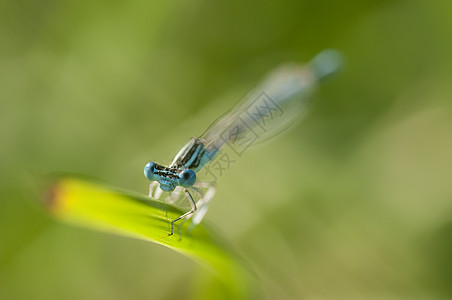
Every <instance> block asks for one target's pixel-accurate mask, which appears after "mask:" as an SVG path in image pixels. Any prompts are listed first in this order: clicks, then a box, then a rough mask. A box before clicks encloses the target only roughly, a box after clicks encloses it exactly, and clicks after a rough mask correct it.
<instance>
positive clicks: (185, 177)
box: [144, 49, 342, 235]
mask: <svg viewBox="0 0 452 300" xmlns="http://www.w3.org/2000/svg"><path fill="white" fill-rule="evenodd" d="M341 63H342V58H341V55H340V53H338V52H337V51H336V50H331V49H328V50H324V51H322V52H320V53H319V54H318V55H317V56H316V57H314V59H312V60H311V61H310V62H309V63H307V64H305V65H299V64H287V65H283V66H281V67H280V68H278V69H276V70H275V71H273V72H271V73H270V74H269V76H268V77H267V78H266V79H264V81H263V82H262V83H261V84H259V85H258V86H257V88H256V89H255V90H253V91H252V92H251V93H250V94H248V95H247V96H246V97H245V98H244V99H243V100H242V101H240V102H239V103H238V104H237V105H236V106H234V107H233V108H232V109H231V110H230V111H228V112H227V113H226V114H225V115H223V116H222V117H220V118H219V119H217V120H216V121H215V122H214V123H213V124H212V125H211V126H210V127H209V128H208V129H207V131H206V132H204V133H203V134H202V135H201V136H199V137H193V138H192V139H191V140H190V141H189V142H188V143H187V144H186V145H185V146H184V147H183V148H182V149H181V150H180V151H179V153H177V154H176V156H175V157H174V159H173V162H172V163H171V164H170V165H169V167H165V166H162V165H159V164H157V163H155V162H149V163H147V164H146V166H145V167H144V175H145V176H146V178H147V179H149V180H150V181H152V182H151V184H150V185H149V196H150V197H153V198H157V199H158V198H160V197H161V195H162V193H163V192H170V195H169V197H168V199H170V200H171V199H174V198H178V197H179V196H180V195H182V197H184V200H185V199H186V200H185V201H188V202H189V204H190V207H191V209H190V210H189V211H188V212H186V213H185V214H183V215H181V216H180V217H178V218H176V219H174V220H173V221H172V222H171V233H170V234H169V235H172V234H173V232H174V223H175V222H177V221H179V220H182V219H189V218H192V224H194V225H196V224H199V222H201V220H202V219H203V217H204V215H205V214H206V212H207V207H208V204H209V201H210V200H211V199H212V197H213V195H214V194H215V183H214V181H201V180H199V179H197V174H199V172H200V171H201V170H202V169H206V168H207V166H208V165H209V163H211V162H212V161H214V160H215V158H216V157H218V156H219V154H220V153H221V152H222V151H223V150H224V149H225V148H229V149H230V150H232V151H233V152H234V153H236V154H238V155H240V154H241V153H243V151H245V150H246V149H248V148H249V147H250V146H251V145H253V144H256V143H258V142H261V141H263V140H268V139H269V138H271V137H273V136H275V135H276V134H277V133H279V132H281V131H282V130H283V129H285V128H287V127H288V125H290V124H292V123H293V122H294V121H295V120H296V119H299V117H300V116H301V115H302V114H304V113H305V112H306V110H307V107H308V104H309V98H310V97H309V96H310V94H311V93H312V91H313V90H314V89H315V87H316V85H317V84H318V83H319V82H320V81H322V80H323V79H325V78H326V77H329V76H330V75H331V74H333V73H335V72H336V71H337V70H338V69H339V68H340V66H341Z"/></svg>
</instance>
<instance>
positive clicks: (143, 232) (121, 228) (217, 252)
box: [45, 176, 248, 299]
mask: <svg viewBox="0 0 452 300" xmlns="http://www.w3.org/2000/svg"><path fill="white" fill-rule="evenodd" d="M45 203H46V204H47V207H48V210H49V211H50V212H51V213H52V215H54V216H55V217H56V218H57V219H59V220H61V221H64V222H68V223H71V224H76V225H79V226H83V227H88V228H91V229H95V230H101V231H103V232H108V233H115V234H119V235H123V236H127V237H133V238H139V239H142V240H146V241H150V242H154V243H157V244H160V245H163V246H166V247H168V248H170V249H172V250H175V251H177V252H179V253H182V254H184V255H186V256H188V257H190V258H192V259H194V260H195V261H197V262H199V263H201V264H202V265H204V266H205V267H207V268H208V269H210V270H211V271H212V272H213V274H214V275H215V276H216V277H217V278H218V279H219V280H220V282H222V284H223V285H224V287H225V289H224V290H225V291H227V294H228V295H227V296H226V295H225V296H226V297H227V298H234V299H239V298H244V297H245V295H246V294H247V293H248V291H247V288H248V287H247V281H248V279H247V277H248V275H247V272H246V271H245V270H244V268H243V267H242V265H241V264H240V263H239V260H238V257H237V256H236V255H235V254H234V252H233V251H232V250H230V249H229V247H227V246H226V243H225V242H224V241H221V240H220V238H219V236H218V234H216V233H214V232H213V231H212V229H210V228H208V227H207V226H205V225H204V224H200V225H198V226H196V227H195V228H194V229H193V230H190V231H188V230H186V228H189V227H190V220H189V221H187V222H185V224H184V225H183V226H182V228H181V235H179V234H177V230H176V229H175V234H174V235H172V236H170V235H169V232H170V231H171V220H174V219H175V218H177V217H178V216H180V215H181V214H182V213H183V212H182V211H180V210H179V209H178V208H176V207H174V206H171V205H169V204H167V203H164V202H160V201H156V200H153V199H151V198H149V197H146V196H143V195H139V194H134V193H130V192H124V191H120V190H118V189H115V188H110V187H107V186H105V185H102V184H99V183H95V182H93V181H90V180H86V179H81V178H78V177H73V176H57V177H56V179H53V180H52V184H51V185H50V188H49V189H48V192H47V193H46V197H45Z"/></svg>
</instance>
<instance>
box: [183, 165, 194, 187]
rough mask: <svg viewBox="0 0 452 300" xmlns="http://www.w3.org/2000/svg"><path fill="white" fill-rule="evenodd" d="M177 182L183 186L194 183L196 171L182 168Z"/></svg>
mask: <svg viewBox="0 0 452 300" xmlns="http://www.w3.org/2000/svg"><path fill="white" fill-rule="evenodd" d="M179 182H180V185H181V186H183V187H190V186H192V185H194V184H195V182H196V173H195V172H194V171H193V170H190V169H187V170H183V171H182V172H181V173H180V174H179Z"/></svg>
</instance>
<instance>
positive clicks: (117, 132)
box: [0, 0, 452, 299]
mask: <svg viewBox="0 0 452 300" xmlns="http://www.w3.org/2000/svg"><path fill="white" fill-rule="evenodd" d="M451 28H452V2H451V1H448V0H444V1H440V0H438V1H427V0H424V1H421V0H405V1H389V0H387V1H358V0H345V1H313V0H302V1H227V2H226V1H224V2H210V1H154V2H151V1H137V0H131V1H126V2H125V1H85V0H81V1H74V0H63V1H52V0H49V1H45V0H43V1H23V0H16V1H13V0H7V1H2V2H1V3H0V135H1V140H0V176H1V180H0V298H1V299H174V298H179V299H187V298H189V299H196V298H197V295H198V293H199V292H200V291H201V290H203V291H204V294H205V295H209V294H211V295H215V293H216V291H215V285H211V284H210V279H209V275H208V273H207V272H206V271H205V270H203V269H202V268H201V267H200V266H198V265H197V264H196V263H195V262H193V261H191V260H189V259H188V258H186V257H184V256H182V255H180V254H178V253H176V252H174V251H171V250H169V249H167V248H164V247H161V246H158V245H154V244H149V243H146V242H143V241H139V240H132V239H126V238H123V237H117V236H110V235H105V234H101V233H97V232H91V231H88V230H85V229H79V228H76V227H71V226H68V225H64V224H60V223H58V222H56V221H54V220H52V219H51V218H49V217H48V216H47V215H46V214H44V213H43V212H42V210H41V208H40V206H39V204H38V203H37V201H36V194H35V192H34V190H33V189H32V188H31V187H32V186H33V185H32V183H33V178H35V177H36V176H40V175H41V174H46V173H49V172H52V171H70V172H77V173H82V174H87V175H90V176H93V177H97V178H100V179H102V180H103V181H105V182H107V183H110V184H114V185H116V186H119V187H122V188H126V189H131V190H135V191H140V192H143V193H146V192H147V185H148V182H147V180H146V179H145V178H144V176H143V173H142V169H143V166H144V164H145V163H146V162H147V161H149V160H151V159H152V160H155V161H157V162H160V163H167V162H170V160H171V159H172V157H173V155H175V153H177V151H178V150H179V148H180V147H181V146H183V145H184V144H185V143H186V142H187V141H188V139H189V138H190V137H191V136H193V135H199V134H201V133H202V132H203V131H204V129H205V128H206V127H207V126H208V125H209V124H210V123H211V122H212V121H213V120H214V119H215V118H216V117H218V116H219V115H221V114H222V113H223V112H224V111H226V110H227V109H228V108H230V107H231V106H232V105H233V104H234V103H235V102H236V101H237V100H239V99H240V98H241V97H242V96H243V95H244V94H246V92H247V91H248V90H250V89H251V88H252V87H253V86H254V84H256V83H257V82H258V81H259V80H260V79H261V78H262V76H264V75H265V74H266V72H267V71H269V70H271V69H273V68H274V67H276V66H278V65H279V64H280V63H283V62H287V61H307V60H309V59H310V58H312V57H313V56H314V55H315V54H316V53H317V52H319V51H320V50H322V49H323V48H327V47H328V48H329V47H333V48H337V49H339V50H341V51H342V52H343V53H344V55H345V56H346V59H347V67H346V69H345V70H344V71H343V72H342V73H341V74H340V76H337V77H336V78H335V79H334V80H332V81H330V82H329V83H327V84H326V85H324V86H322V88H321V89H320V90H319V92H318V93H317V94H316V96H315V98H316V103H315V105H314V107H313V109H312V111H311V113H310V114H309V115H308V116H307V117H306V118H305V120H304V121H303V122H301V123H300V124H298V125H297V126H296V128H293V129H292V130H291V131H290V132H288V133H287V134H284V135H283V136H281V137H279V138H278V140H277V141H276V142H273V143H267V144H265V145H263V146H262V147H258V148H255V149H253V150H250V151H248V152H247V153H246V154H245V157H244V158H243V159H242V160H241V161H240V162H238V163H237V164H234V165H233V166H232V168H231V169H230V170H229V171H228V172H227V173H226V174H225V175H224V176H223V177H222V178H221V179H220V180H219V182H218V192H217V195H216V196H215V199H214V200H213V201H212V204H211V206H210V211H209V213H208V215H207V217H206V219H207V222H208V223H209V224H211V225H212V226H214V227H215V228H216V229H217V230H218V231H219V232H220V233H221V234H223V235H224V236H225V237H226V239H227V240H228V241H229V242H230V243H231V245H232V246H233V247H235V248H236V249H237V250H238V251H239V252H240V253H241V254H242V255H243V257H244V258H245V259H246V260H247V261H248V263H249V264H250V265H251V266H252V267H253V269H254V270H255V273H256V275H257V278H258V282H259V284H260V285H261V288H262V295H263V296H265V298H266V299H450V298H452V101H451V99H452V84H451V82H452V29H451ZM288 170H290V172H291V173H289V174H288ZM207 297H208V296H207Z"/></svg>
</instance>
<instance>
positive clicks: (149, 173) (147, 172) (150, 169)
mask: <svg viewBox="0 0 452 300" xmlns="http://www.w3.org/2000/svg"><path fill="white" fill-rule="evenodd" d="M154 168H155V163H154V162H152V161H150V162H148V163H147V164H146V165H145V166H144V176H146V178H147V179H149V180H150V181H154V180H155V179H154Z"/></svg>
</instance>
